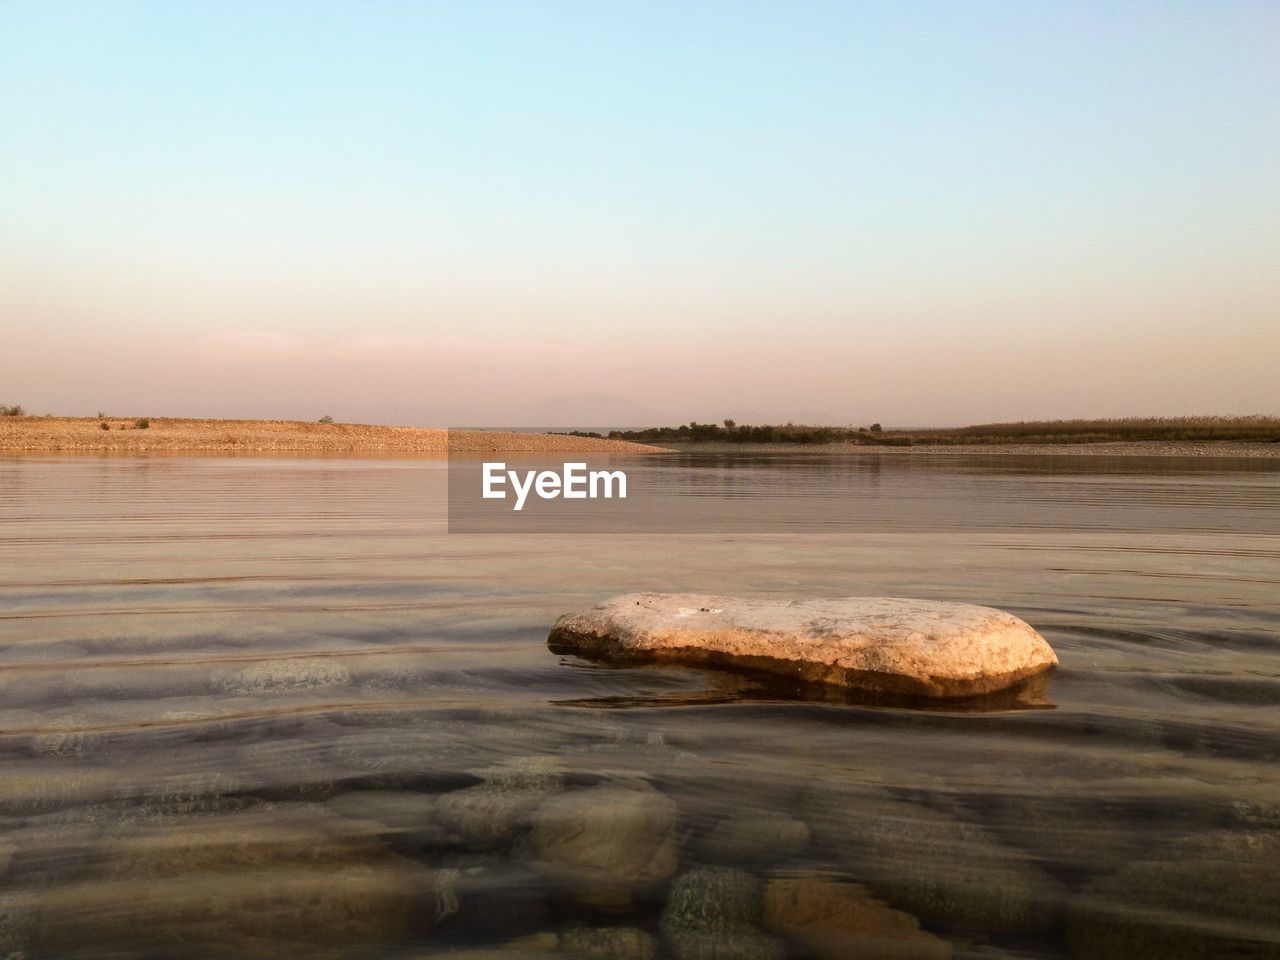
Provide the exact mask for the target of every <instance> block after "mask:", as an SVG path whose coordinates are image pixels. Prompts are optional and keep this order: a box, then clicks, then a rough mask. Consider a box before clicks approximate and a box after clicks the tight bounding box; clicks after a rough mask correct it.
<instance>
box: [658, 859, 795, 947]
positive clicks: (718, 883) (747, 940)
mask: <svg viewBox="0 0 1280 960" xmlns="http://www.w3.org/2000/svg"><path fill="white" fill-rule="evenodd" d="M761 892H762V885H761V883H760V881H759V880H757V879H756V878H755V877H753V876H752V875H751V874H749V873H747V872H746V871H744V870H737V869H734V868H732V867H695V868H694V869H692V870H690V871H689V872H688V873H684V874H681V875H680V876H679V877H677V878H676V880H675V882H674V883H673V884H672V885H671V893H670V894H669V896H668V897H667V905H666V908H665V909H664V910H663V911H662V933H663V936H665V937H666V939H667V943H668V944H669V945H670V947H671V950H672V952H673V953H674V954H675V956H676V957H678V958H679V960H781V958H782V957H783V956H785V953H786V951H785V949H784V947H783V945H782V943H781V942H780V941H779V940H776V939H774V938H773V937H771V936H768V935H767V934H765V933H762V932H761V931H760V929H759V926H758V925H759V922H760V918H761V901H760V896H761Z"/></svg>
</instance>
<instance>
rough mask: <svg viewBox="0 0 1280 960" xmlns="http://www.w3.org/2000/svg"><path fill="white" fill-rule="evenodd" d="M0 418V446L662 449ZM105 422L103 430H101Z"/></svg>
mask: <svg viewBox="0 0 1280 960" xmlns="http://www.w3.org/2000/svg"><path fill="white" fill-rule="evenodd" d="M147 422H148V424H149V425H148V426H147V427H146V428H145V429H142V428H140V427H139V426H138V425H137V424H138V421H137V420H136V419H135V418H132V417H106V418H104V419H102V420H99V419H97V418H96V417H0V452H6V453H19V452H22V453H40V452H46V453H48V452H68V453H95V452H101V453H113V452H118V453H146V452H155V453H183V452H190V453H213V452H236V453H253V452H280V453H298V454H317V455H318V454H353V453H422V454H437V455H444V454H446V453H449V452H450V451H453V452H487V451H499V452H511V453H514V452H552V453H559V452H565V453H661V452H662V448H661V447H655V446H649V445H646V444H640V443H629V442H627V441H624V440H596V439H594V438H591V437H563V436H557V435H554V434H541V433H506V432H500V431H487V430H445V429H441V428H438V427H380V426H371V425H368V424H360V423H305V422H302V421H297V420H193V419H186V418H176V417H151V418H149V419H148V421H147ZM104 424H105V426H106V429H104V428H103V425H104Z"/></svg>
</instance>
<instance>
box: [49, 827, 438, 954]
mask: <svg viewBox="0 0 1280 960" xmlns="http://www.w3.org/2000/svg"><path fill="white" fill-rule="evenodd" d="M90 862H91V863H92V866H91V867H89V868H88V869H87V871H86V872H85V873H84V875H83V876H82V877H80V878H79V879H78V880H77V881H72V882H67V883H64V884H61V885H59V886H57V887H53V888H51V889H48V890H46V891H43V892H41V893H40V894H39V896H38V903H37V907H38V911H37V915H38V918H39V928H38V938H39V944H38V946H39V955H41V956H44V955H49V956H57V957H64V958H66V957H82V956H83V957H98V956H104V955H110V956H116V955H129V956H177V955H184V954H187V953H189V951H190V949H191V948H192V947H193V945H198V946H199V950H200V954H201V956H228V957H237V958H244V957H250V958H251V957H263V958H267V957H279V956H282V955H287V954H299V955H306V956H333V955H336V954H340V953H350V952H351V951H352V949H353V948H356V947H367V946H370V945H379V944H384V943H387V942H394V941H397V940H401V939H404V938H406V937H408V936H410V935H412V934H415V933H416V932H418V931H420V930H423V929H425V928H427V927H429V926H430V924H431V923H432V921H433V920H434V919H438V918H439V917H440V916H441V910H440V902H441V895H442V894H444V896H445V901H446V906H447V891H445V890H443V889H442V888H441V887H440V886H439V884H438V883H437V877H436V876H435V874H434V873H433V872H432V871H429V870H427V869H426V868H425V867H423V866H421V865H419V864H417V863H414V862H413V861H410V860H406V859H404V858H402V857H398V856H396V855H394V854H392V853H390V852H389V851H388V850H387V849H386V848H385V847H384V846H383V845H382V844H381V843H380V842H379V841H378V840H377V839H376V838H374V837H372V836H371V835H369V834H368V833H367V832H363V831H361V830H360V829H359V825H358V824H352V823H351V822H350V821H344V820H342V819H341V818H339V817H337V816H334V815H333V814H330V813H328V812H326V811H324V810H323V809H319V808H315V807H311V806H304V805H297V806H294V805H281V806H279V807H273V808H268V809H262V810H253V811H246V812H243V813H236V814H229V815H224V816H213V817H204V818H199V819H193V820H189V821H185V822H183V823H181V824H179V825H175V826H171V827H168V828H165V829H144V830H137V831H134V832H133V833H131V834H130V835H128V836H125V837H122V838H120V839H119V840H116V841H113V842H110V843H106V844H103V845H102V846H101V847H100V849H99V850H98V851H96V852H95V854H94V856H93V857H92V858H91V861H90Z"/></svg>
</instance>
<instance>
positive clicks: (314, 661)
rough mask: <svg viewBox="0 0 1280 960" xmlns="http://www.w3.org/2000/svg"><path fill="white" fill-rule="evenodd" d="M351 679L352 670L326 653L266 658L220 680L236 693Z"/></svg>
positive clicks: (332, 684)
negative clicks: (317, 655) (325, 655)
mask: <svg viewBox="0 0 1280 960" xmlns="http://www.w3.org/2000/svg"><path fill="white" fill-rule="evenodd" d="M350 682H351V671H350V670H348V669H347V668H346V667H344V666H343V665H342V664H341V663H338V662H337V661H335V660H331V659H329V658H327V657H292V658H288V659H281V660H266V661H263V662H262V663H255V664H253V665H252V666H248V667H245V668H244V669H243V670H239V671H237V672H236V673H233V674H231V675H230V676H228V677H223V678H222V679H221V680H220V681H219V682H218V683H217V686H219V687H220V688H221V689H222V690H223V692H225V693H228V694H231V695H232V696H235V697H244V696H250V695H253V694H261V693H288V692H295V691H299V690H318V689H321V688H324V687H336V686H340V685H342V684H344V683H350Z"/></svg>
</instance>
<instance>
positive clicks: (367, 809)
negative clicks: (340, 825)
mask: <svg viewBox="0 0 1280 960" xmlns="http://www.w3.org/2000/svg"><path fill="white" fill-rule="evenodd" d="M325 805H326V806H327V807H328V808H329V809H330V810H333V811H335V812H337V813H340V814H341V815H342V816H344V817H349V818H351V819H353V820H370V821H373V822H374V823H375V824H377V825H378V826H379V827H381V828H382V829H381V830H380V831H379V833H380V835H381V836H382V837H383V839H384V840H388V841H391V842H395V843H397V844H402V845H410V846H414V847H430V846H435V845H442V844H443V843H444V842H445V841H446V835H445V831H444V829H443V828H442V827H441V826H440V825H439V824H437V823H436V822H435V809H436V798H435V797H434V796H433V795H431V794H429V793H421V792H419V791H417V790H350V791H347V792H346V793H340V794H338V795H337V796H335V797H332V798H330V800H329V801H328V802H327V803H326V804H325ZM398 848H399V847H397V849H398Z"/></svg>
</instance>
